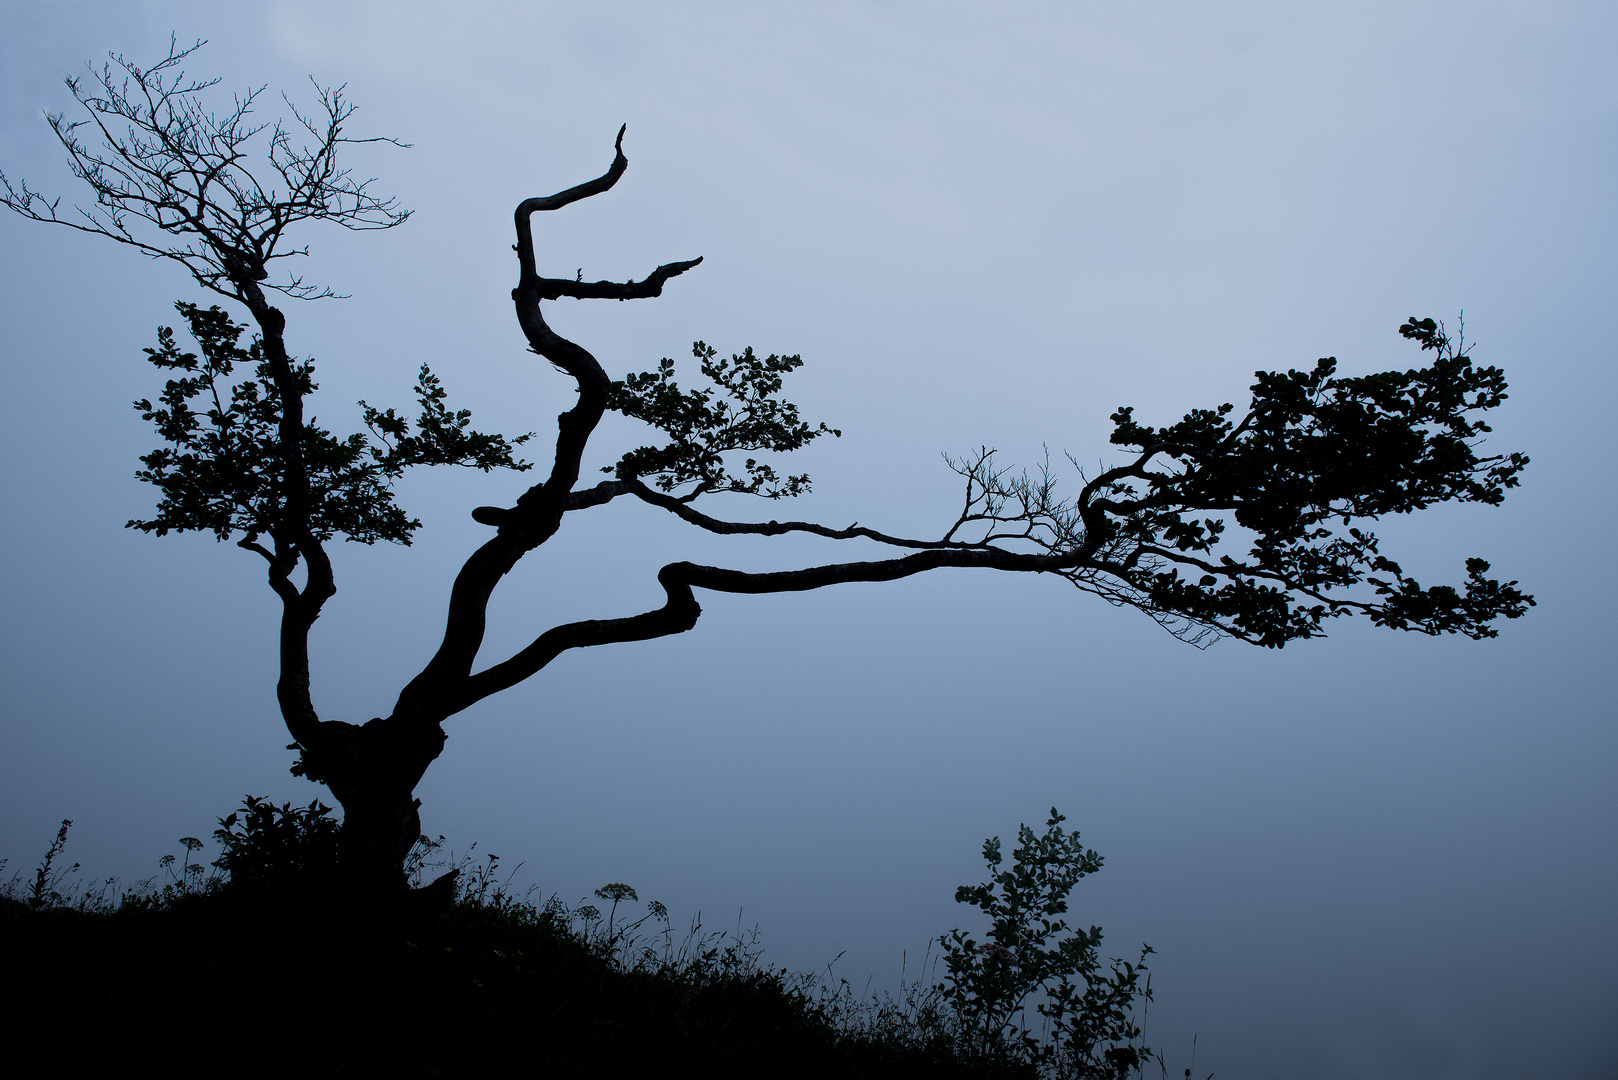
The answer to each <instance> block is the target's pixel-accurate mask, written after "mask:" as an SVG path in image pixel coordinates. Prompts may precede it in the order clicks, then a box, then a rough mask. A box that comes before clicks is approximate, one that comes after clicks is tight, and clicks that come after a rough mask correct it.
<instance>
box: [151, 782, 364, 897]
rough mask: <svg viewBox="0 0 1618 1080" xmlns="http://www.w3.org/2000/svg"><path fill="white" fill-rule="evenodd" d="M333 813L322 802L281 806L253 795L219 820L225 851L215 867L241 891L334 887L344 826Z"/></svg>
mask: <svg viewBox="0 0 1618 1080" xmlns="http://www.w3.org/2000/svg"><path fill="white" fill-rule="evenodd" d="M331 811H332V808H331V807H329V806H327V805H325V804H324V803H322V802H321V801H320V800H318V799H316V800H315V801H313V802H311V803H310V804H309V805H308V806H302V807H294V806H293V805H292V804H291V803H283V804H282V805H280V806H276V805H275V804H274V803H272V802H270V801H269V800H268V799H260V798H256V797H255V796H252V795H249V796H247V797H246V799H245V800H243V802H242V808H241V809H240V810H238V811H233V812H232V813H230V814H228V815H226V816H225V817H222V818H220V819H219V828H217V829H215V830H214V834H213V835H214V839H215V840H217V841H219V846H220V847H221V848H222V849H223V850H222V851H221V852H220V855H219V858H217V859H215V860H214V865H215V866H217V867H218V868H219V869H221V870H223V871H224V872H225V873H226V874H227V875H228V879H229V880H228V885H229V887H230V888H232V889H234V890H238V891H252V892H262V891H280V890H285V889H288V888H293V887H299V888H319V887H322V886H330V885H331V884H332V883H333V881H334V880H335V878H336V874H337V834H338V830H339V829H340V828H341V823H340V822H338V821H337V820H336V819H334V818H332V817H331ZM181 843H185V841H184V840H182V841H181ZM197 843H198V846H199V847H200V846H201V843H200V841H199V842H197Z"/></svg>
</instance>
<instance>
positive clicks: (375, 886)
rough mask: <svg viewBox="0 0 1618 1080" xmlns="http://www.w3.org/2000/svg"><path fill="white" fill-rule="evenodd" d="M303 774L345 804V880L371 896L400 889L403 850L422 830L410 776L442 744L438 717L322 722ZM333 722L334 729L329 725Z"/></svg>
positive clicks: (341, 858) (417, 777)
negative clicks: (359, 722)
mask: <svg viewBox="0 0 1618 1080" xmlns="http://www.w3.org/2000/svg"><path fill="white" fill-rule="evenodd" d="M321 727H322V728H323V729H324V730H323V732H322V734H324V735H329V736H335V737H328V738H325V739H322V740H321V742H322V743H324V744H325V745H322V746H320V747H318V748H315V752H314V753H312V754H310V753H306V754H305V760H306V761H308V764H309V766H312V768H308V774H309V776H310V777H311V779H315V780H319V781H320V782H322V783H324V784H325V785H326V786H327V787H328V788H329V789H330V790H331V793H332V795H333V796H335V797H336V799H337V801H338V802H339V803H341V804H342V807H343V828H342V832H341V834H340V835H339V840H338V843H339V846H338V862H339V871H340V873H341V875H342V878H343V885H344V887H345V888H347V889H349V890H351V891H354V892H357V893H362V894H366V895H370V896H386V895H390V894H392V895H403V894H404V892H405V890H406V888H407V886H408V882H407V880H406V877H405V858H406V857H407V856H408V855H409V854H410V849H411V847H413V846H414V845H415V843H416V840H417V839H418V838H419V837H420V836H421V814H420V812H419V811H420V807H421V800H420V799H418V798H416V797H415V790H416V784H417V783H419V782H420V781H421V777H422V774H423V773H425V772H426V771H427V766H428V765H430V764H432V762H433V759H435V758H437V757H438V755H439V753H440V752H442V750H443V748H444V729H443V727H442V726H441V725H440V724H439V723H438V722H437V721H421V720H415V721H404V720H400V719H398V718H396V717H388V718H387V719H381V718H378V719H375V720H371V721H370V722H368V723H366V724H365V725H364V726H355V725H353V724H322V725H321ZM332 729H336V730H335V731H334V730H332Z"/></svg>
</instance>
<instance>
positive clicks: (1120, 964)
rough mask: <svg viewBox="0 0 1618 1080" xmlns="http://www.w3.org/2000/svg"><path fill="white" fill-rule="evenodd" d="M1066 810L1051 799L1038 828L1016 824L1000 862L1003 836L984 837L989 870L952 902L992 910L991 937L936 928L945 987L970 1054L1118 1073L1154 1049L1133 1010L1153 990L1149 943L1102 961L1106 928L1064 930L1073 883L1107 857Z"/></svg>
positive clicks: (1069, 1071) (1089, 1075)
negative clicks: (1134, 956)
mask: <svg viewBox="0 0 1618 1080" xmlns="http://www.w3.org/2000/svg"><path fill="white" fill-rule="evenodd" d="M1064 820H1066V819H1065V818H1064V817H1063V815H1062V814H1060V813H1058V812H1057V810H1056V808H1055V807H1052V808H1051V814H1050V818H1049V820H1047V821H1046V823H1045V832H1044V833H1043V834H1042V835H1036V834H1035V833H1034V830H1033V829H1032V828H1030V827H1029V826H1027V825H1023V826H1021V828H1020V829H1019V830H1018V834H1017V840H1018V842H1017V846H1016V847H1015V848H1014V849H1013V850H1012V865H1011V867H1010V868H1009V869H1006V870H1001V869H999V867H1000V865H1001V862H1002V861H1003V857H1002V855H1001V851H1000V838H999V837H998V836H996V837H993V838H991V839H988V840H985V841H984V842H983V858H984V861H985V862H986V863H988V866H989V870H990V877H989V880H988V881H987V882H984V883H982V884H980V885H962V886H961V887H960V888H959V889H957V890H956V891H955V901H956V903H961V904H971V905H972V906H974V907H976V908H978V909H979V910H980V911H982V912H983V913H984V914H985V915H987V916H988V917H989V922H990V926H989V931H988V934H987V940H986V941H983V942H979V941H978V940H976V939H975V938H974V937H972V936H971V934H969V933H968V932H967V931H964V930H953V931H951V932H950V933H948V934H945V935H944V936H943V937H941V938H939V939H938V940H939V944H940V945H942V946H943V948H944V957H943V959H944V966H945V970H946V973H947V977H946V981H945V983H944V985H943V987H942V996H943V998H944V1000H945V1001H947V1002H948V1003H949V1004H950V1006H951V1007H952V1008H953V1010H954V1013H955V1017H956V1018H957V1020H958V1022H959V1024H960V1037H961V1038H962V1039H963V1040H964V1041H965V1042H966V1044H967V1045H968V1047H969V1048H970V1052H971V1054H972V1055H973V1056H975V1057H978V1058H981V1059H983V1060H990V1061H992V1060H1002V1061H1009V1062H1018V1061H1022V1062H1028V1063H1030V1064H1032V1065H1034V1066H1035V1067H1037V1068H1038V1069H1039V1070H1040V1071H1041V1072H1042V1073H1044V1074H1046V1075H1049V1076H1055V1077H1063V1078H1068V1077H1071V1078H1075V1080H1113V1078H1118V1080H1121V1078H1123V1077H1126V1076H1128V1075H1129V1073H1131V1072H1134V1071H1136V1070H1138V1069H1139V1068H1140V1066H1141V1065H1142V1064H1143V1063H1144V1062H1145V1061H1146V1060H1147V1059H1148V1058H1149V1057H1150V1056H1151V1054H1150V1051H1149V1050H1147V1048H1146V1047H1144V1046H1142V1045H1141V1044H1140V1038H1141V1031H1140V1028H1139V1026H1138V1025H1136V1023H1135V1022H1134V1019H1133V1017H1134V1010H1135V1004H1136V1002H1137V1001H1140V1002H1142V1003H1144V1002H1149V1001H1150V1000H1151V998H1152V991H1151V988H1150V986H1149V985H1145V984H1143V983H1142V981H1141V980H1142V976H1144V975H1145V974H1146V957H1147V956H1149V955H1150V954H1151V952H1152V949H1151V947H1150V946H1147V945H1143V946H1141V954H1140V959H1139V960H1138V961H1136V962H1134V963H1130V962H1129V961H1126V960H1113V961H1112V962H1111V965H1110V968H1109V969H1107V970H1103V969H1102V965H1101V960H1100V953H1099V950H1100V947H1101V928H1100V927H1099V926H1092V927H1090V929H1089V930H1077V929H1070V928H1069V926H1068V925H1067V921H1066V920H1065V919H1063V918H1062V917H1061V916H1063V915H1065V914H1066V913H1067V910H1068V894H1069V893H1070V892H1072V890H1073V887H1074V885H1076V884H1077V883H1078V881H1079V879H1080V878H1083V877H1084V876H1086V875H1087V874H1093V873H1095V872H1096V871H1097V870H1100V869H1101V861H1102V860H1101V856H1100V855H1099V854H1097V853H1096V852H1095V851H1093V850H1090V849H1088V848H1086V847H1084V846H1083V844H1081V843H1080V842H1079V834H1078V833H1077V832H1073V833H1068V832H1066V831H1064V830H1063V828H1062V826H1061V823H1062V822H1063V821H1064ZM1030 1004H1032V1005H1033V1006H1034V1009H1035V1010H1036V1012H1037V1014H1038V1015H1039V1016H1040V1017H1042V1018H1043V1019H1044V1024H1043V1025H1041V1026H1042V1028H1043V1031H1042V1033H1041V1034H1037V1035H1036V1034H1035V1032H1034V1031H1033V1030H1032V1029H1031V1027H1030V1025H1029V1024H1028V1023H1027V1021H1028V1006H1029V1005H1030Z"/></svg>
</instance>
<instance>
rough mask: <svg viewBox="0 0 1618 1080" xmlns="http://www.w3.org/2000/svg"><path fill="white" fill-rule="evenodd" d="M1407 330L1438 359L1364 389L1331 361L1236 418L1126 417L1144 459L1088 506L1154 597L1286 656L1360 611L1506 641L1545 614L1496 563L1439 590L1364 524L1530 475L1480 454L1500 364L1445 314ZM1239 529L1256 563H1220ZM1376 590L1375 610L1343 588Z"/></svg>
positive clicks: (1482, 495)
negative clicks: (1526, 620)
mask: <svg viewBox="0 0 1618 1080" xmlns="http://www.w3.org/2000/svg"><path fill="white" fill-rule="evenodd" d="M1400 332H1401V334H1402V335H1403V336H1404V337H1406V338H1409V339H1411V340H1414V341H1416V342H1418V343H1419V344H1420V345H1421V347H1422V348H1423V349H1424V350H1432V351H1435V352H1436V353H1437V354H1438V355H1437V356H1436V358H1435V359H1434V361H1433V362H1432V363H1431V364H1430V365H1429V366H1427V367H1423V368H1412V369H1410V370H1407V371H1388V372H1380V373H1377V374H1372V375H1365V376H1359V377H1341V376H1338V375H1337V374H1336V370H1337V361H1336V359H1335V358H1332V357H1327V358H1324V359H1322V360H1320V361H1319V362H1318V363H1317V364H1316V365H1315V367H1314V368H1313V370H1311V371H1297V370H1289V371H1287V372H1284V373H1281V372H1259V373H1257V378H1258V381H1257V382H1256V383H1255V384H1254V385H1253V387H1252V394H1253V398H1252V404H1251V405H1250V406H1249V409H1248V411H1247V413H1246V415H1245V416H1243V417H1241V418H1240V419H1239V420H1238V419H1235V418H1233V416H1232V414H1233V412H1234V410H1233V407H1232V406H1231V405H1229V404H1225V405H1221V406H1220V407H1219V408H1217V409H1198V410H1193V411H1191V412H1189V413H1187V414H1186V415H1185V416H1184V418H1183V419H1181V420H1180V421H1179V422H1178V423H1175V424H1172V425H1169V426H1167V427H1164V428H1161V429H1159V428H1154V427H1151V426H1148V425H1143V424H1140V423H1139V422H1137V421H1136V420H1135V418H1134V411H1133V410H1132V409H1130V408H1120V409H1119V410H1118V411H1117V412H1115V413H1114V414H1113V415H1112V420H1113V423H1114V425H1115V427H1114V430H1113V433H1112V436H1111V441H1112V443H1113V444H1114V445H1117V446H1122V447H1126V448H1129V449H1131V450H1133V451H1135V452H1136V453H1137V454H1138V455H1139V456H1138V458H1137V459H1136V461H1135V463H1134V464H1133V465H1130V466H1125V467H1121V468H1117V469H1112V470H1109V471H1108V472H1106V473H1104V474H1102V475H1101V476H1100V477H1098V478H1097V479H1096V480H1095V481H1092V482H1091V484H1090V485H1089V487H1088V488H1087V489H1086V492H1085V498H1084V499H1083V500H1081V506H1082V509H1083V510H1084V511H1088V514H1087V515H1086V521H1087V524H1091V525H1092V529H1091V533H1092V535H1095V539H1096V540H1097V541H1098V545H1099V546H1102V547H1104V548H1106V549H1107V550H1110V551H1111V552H1113V553H1116V554H1118V555H1119V557H1120V563H1119V569H1120V570H1121V571H1122V572H1123V573H1122V576H1123V577H1125V578H1126V579H1127V580H1129V581H1130V582H1131V584H1133V585H1135V586H1137V587H1138V588H1139V590H1140V597H1141V599H1142V600H1143V601H1144V603H1146V604H1148V605H1150V606H1152V607H1153V608H1156V609H1158V610H1160V611H1164V612H1170V613H1174V614H1176V615H1179V616H1182V617H1185V618H1187V619H1190V620H1193V621H1195V622H1198V623H1202V624H1205V625H1213V626H1218V627H1219V628H1220V629H1223V630H1225V631H1227V632H1230V633H1233V634H1235V635H1237V636H1239V637H1243V638H1245V639H1247V640H1250V641H1253V642H1255V643H1258V644H1262V645H1268V646H1276V647H1278V646H1280V645H1282V644H1285V643H1286V642H1287V641H1289V640H1292V639H1295V638H1300V637H1311V636H1316V635H1317V634H1318V633H1319V627H1320V624H1321V622H1322V621H1323V620H1324V619H1326V618H1331V617H1335V616H1339V615H1343V614H1348V613H1351V612H1355V611H1358V612H1361V613H1364V614H1367V615H1369V616H1370V617H1371V619H1372V620H1373V621H1374V622H1377V623H1379V624H1381V625H1385V626H1391V627H1396V628H1399V629H1414V630H1420V631H1423V632H1425V633H1428V634H1443V633H1462V634H1466V635H1467V636H1470V637H1474V638H1481V637H1493V636H1494V635H1495V634H1496V633H1497V631H1496V629H1495V628H1494V627H1493V626H1492V625H1490V624H1491V622H1492V621H1493V620H1495V619H1496V618H1500V617H1504V618H1517V617H1519V616H1521V615H1522V614H1523V613H1524V612H1525V611H1526V610H1527V608H1528V607H1529V606H1531V605H1532V604H1533V599H1532V598H1531V597H1529V596H1527V595H1525V594H1524V593H1522V592H1520V591H1518V590H1517V589H1516V587H1515V586H1516V584H1517V583H1516V582H1514V581H1513V582H1508V583H1505V584H1501V583H1500V582H1497V581H1493V580H1490V579H1488V578H1487V577H1485V576H1484V574H1485V573H1486V571H1487V570H1488V568H1489V564H1488V563H1487V562H1485V561H1483V560H1481V559H1472V560H1469V561H1468V562H1467V573H1468V579H1467V582H1466V584H1465V586H1464V589H1463V590H1457V589H1455V588H1453V587H1450V586H1435V587H1432V588H1424V587H1422V586H1421V585H1420V583H1419V582H1416V581H1414V580H1412V579H1410V578H1409V577H1407V576H1406V575H1405V574H1404V572H1403V570H1402V569H1401V568H1400V566H1399V565H1398V564H1397V563H1396V562H1394V561H1393V560H1391V559H1389V558H1387V557H1385V556H1384V555H1382V554H1381V552H1380V551H1379V541H1378V539H1377V537H1376V535H1375V534H1374V533H1373V532H1371V531H1369V530H1368V529H1366V528H1364V527H1363V523H1364V522H1366V521H1374V520H1376V519H1377V518H1380V517H1382V516H1384V515H1387V514H1408V513H1411V512H1413V511H1416V510H1420V509H1423V508H1425V507H1428V506H1431V505H1434V504H1436V503H1441V502H1461V503H1466V502H1475V503H1483V504H1485V505H1490V506H1493V505H1498V504H1499V503H1500V502H1501V500H1502V499H1503V498H1504V496H1505V492H1506V491H1507V490H1509V489H1511V488H1513V487H1516V486H1517V484H1518V474H1519V473H1520V472H1521V471H1522V470H1523V468H1524V467H1525V466H1526V465H1527V464H1528V458H1527V456H1526V455H1524V454H1520V453H1510V454H1496V455H1491V456H1480V455H1479V454H1478V453H1477V444H1478V441H1479V439H1478V437H1479V436H1480V435H1482V434H1483V433H1486V432H1488V431H1489V430H1490V429H1489V425H1488V424H1487V423H1486V422H1485V421H1484V420H1483V419H1482V415H1481V414H1483V413H1484V412H1486V411H1488V410H1489V409H1493V408H1495V407H1497V406H1498V405H1500V403H1501V402H1503V401H1504V400H1505V398H1506V393H1505V390H1506V382H1505V377H1504V375H1503V373H1502V372H1501V371H1500V369H1499V368H1495V367H1479V366H1476V365H1474V364H1473V363H1472V360H1471V359H1470V358H1469V357H1468V356H1467V355H1466V354H1465V352H1464V351H1463V348H1462V345H1461V343H1459V342H1451V340H1450V339H1449V337H1448V336H1447V335H1446V333H1445V331H1444V328H1443V326H1442V325H1441V324H1439V323H1436V322H1434V321H1433V320H1432V319H1422V320H1417V319H1416V318H1414V317H1412V318H1411V319H1410V320H1409V321H1408V322H1407V323H1406V324H1405V325H1404V326H1402V327H1401V328H1400ZM1103 515H1105V517H1104V518H1103ZM1231 523H1234V524H1235V525H1236V526H1238V527H1239V528H1240V529H1241V530H1243V531H1244V532H1245V533H1246V534H1247V535H1249V536H1250V537H1251V544H1250V547H1249V550H1248V551H1247V553H1246V554H1245V556H1244V557H1242V558H1241V559H1237V558H1234V557H1232V556H1230V555H1228V554H1219V555H1216V554H1215V551H1214V549H1215V548H1216V547H1217V546H1218V545H1219V544H1220V543H1221V541H1222V540H1224V539H1225V538H1226V532H1227V528H1228V526H1229V525H1230V524H1231ZM1096 534H1100V535H1096ZM1362 582H1364V583H1367V584H1369V585H1371V586H1372V587H1373V589H1374V590H1375V595H1376V596H1377V597H1378V598H1379V599H1378V600H1376V601H1374V602H1369V603H1367V602H1359V601H1352V600H1349V599H1348V598H1346V597H1345V596H1344V595H1343V594H1342V593H1341V592H1338V591H1337V590H1344V589H1347V588H1348V587H1350V586H1354V585H1357V584H1360V583H1362Z"/></svg>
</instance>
